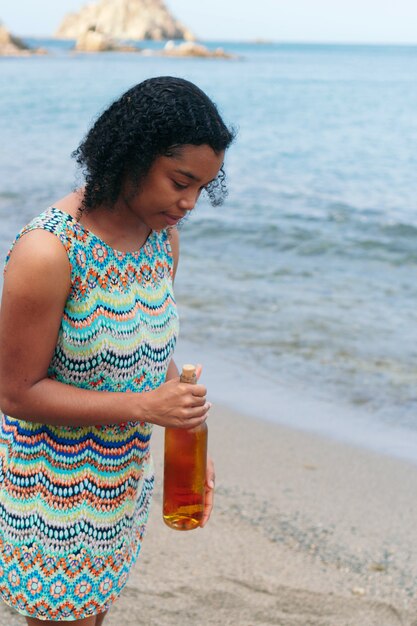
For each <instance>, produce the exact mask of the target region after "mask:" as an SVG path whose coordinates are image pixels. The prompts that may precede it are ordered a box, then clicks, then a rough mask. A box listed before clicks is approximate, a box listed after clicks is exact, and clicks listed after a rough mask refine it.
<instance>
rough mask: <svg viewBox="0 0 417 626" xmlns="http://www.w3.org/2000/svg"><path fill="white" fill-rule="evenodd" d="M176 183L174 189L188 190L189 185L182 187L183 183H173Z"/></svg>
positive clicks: (174, 181)
mask: <svg viewBox="0 0 417 626" xmlns="http://www.w3.org/2000/svg"><path fill="white" fill-rule="evenodd" d="M172 182H173V183H174V187H176V188H177V189H187V187H188V185H182V184H181V183H178V182H177V181H176V180H173V181H172Z"/></svg>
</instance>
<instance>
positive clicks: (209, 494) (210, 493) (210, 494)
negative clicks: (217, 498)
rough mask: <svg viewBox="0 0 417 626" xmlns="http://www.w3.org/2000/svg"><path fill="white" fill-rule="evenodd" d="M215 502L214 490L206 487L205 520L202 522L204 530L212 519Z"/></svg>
mask: <svg viewBox="0 0 417 626" xmlns="http://www.w3.org/2000/svg"><path fill="white" fill-rule="evenodd" d="M213 502H214V489H213V488H211V487H209V485H206V494H205V500H204V513H203V518H202V520H201V522H200V526H201V528H203V527H204V526H205V525H206V524H207V522H208V521H209V519H210V515H211V512H212V510H213Z"/></svg>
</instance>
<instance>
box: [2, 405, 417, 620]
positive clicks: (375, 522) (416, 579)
mask: <svg viewBox="0 0 417 626" xmlns="http://www.w3.org/2000/svg"><path fill="white" fill-rule="evenodd" d="M209 437H210V446H209V447H210V451H211V453H212V456H213V457H214V458H215V462H216V471H217V485H216V498H215V499H216V502H215V510H214V512H213V516H212V519H211V520H210V522H209V523H208V525H207V526H206V527H205V528H204V529H197V530H194V531H190V532H178V531H173V530H171V529H169V528H168V527H167V526H165V525H164V523H163V521H162V517H161V492H162V489H161V476H162V443H163V432H162V430H161V429H159V428H156V429H155V434H154V441H153V447H154V457H155V465H156V470H157V484H156V492H155V498H154V502H153V508H152V512H151V518H150V523H149V527H148V531H147V535H146V537H145V540H144V543H143V548H142V553H141V555H140V557H139V560H138V563H137V564H136V566H135V568H134V570H133V572H132V574H131V576H130V578H129V581H128V584H127V586H126V588H125V589H124V591H123V593H122V596H121V598H120V599H119V601H118V603H117V604H116V605H115V606H114V607H113V608H112V610H111V612H110V614H109V616H108V618H107V619H106V621H105V624H108V626H130V625H132V626H133V625H135V626H174V625H175V626H177V625H178V624H181V625H182V626H211V625H213V626H214V625H219V626H228V625H230V626H255V625H259V626H267V625H272V624H273V625H276V626H400V625H401V626H417V600H415V599H414V596H415V591H416V587H417V586H416V583H417V466H414V465H412V464H408V463H406V462H402V461H399V460H396V459H392V458H389V457H384V456H382V455H377V454H374V453H372V452H368V451H365V450H362V449H359V448H355V447H351V446H348V445H345V444H340V443H337V442H334V441H329V440H325V439H322V438H320V437H318V436H316V435H311V434H306V433H303V432H301V431H296V430H291V429H289V428H285V427H282V426H278V425H275V424H273V423H269V422H265V421H260V420H256V419H253V418H249V417H244V416H242V415H238V414H234V413H232V412H231V411H229V410H226V409H223V408H222V407H220V406H216V407H213V409H212V410H211V414H210V420H209ZM22 623H24V622H23V621H22V618H19V617H17V616H16V615H15V614H14V613H12V612H11V611H10V610H9V609H8V608H7V607H5V606H4V605H1V609H0V624H1V625H2V626H15V625H17V624H22Z"/></svg>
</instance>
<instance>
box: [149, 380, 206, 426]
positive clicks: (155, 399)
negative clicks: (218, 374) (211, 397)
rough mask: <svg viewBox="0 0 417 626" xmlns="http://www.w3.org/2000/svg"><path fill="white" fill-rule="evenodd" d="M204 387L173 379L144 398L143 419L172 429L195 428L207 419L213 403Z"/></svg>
mask: <svg viewBox="0 0 417 626" xmlns="http://www.w3.org/2000/svg"><path fill="white" fill-rule="evenodd" d="M206 394H207V390H206V388H205V387H204V385H190V384H189V383H182V382H180V379H179V378H172V379H171V380H169V381H167V382H166V383H163V384H162V385H161V386H160V387H158V388H157V389H154V390H153V391H149V392H147V393H146V394H140V395H141V398H140V400H141V407H142V416H141V419H144V420H145V421H147V422H151V423H153V424H157V425H158V426H164V427H167V426H168V427H169V428H195V427H196V426H199V425H200V424H202V423H203V422H204V421H205V420H206V419H207V412H208V410H209V409H210V406H211V404H210V403H209V402H207V399H206Z"/></svg>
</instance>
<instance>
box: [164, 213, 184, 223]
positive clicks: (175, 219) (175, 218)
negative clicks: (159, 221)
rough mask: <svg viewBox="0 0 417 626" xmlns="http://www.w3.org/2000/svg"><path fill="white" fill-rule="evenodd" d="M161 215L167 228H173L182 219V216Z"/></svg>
mask: <svg viewBox="0 0 417 626" xmlns="http://www.w3.org/2000/svg"><path fill="white" fill-rule="evenodd" d="M163 215H164V217H165V220H166V222H167V223H168V225H169V226H175V224H176V223H177V222H179V221H180V219H181V218H182V215H171V214H170V213H164V214H163Z"/></svg>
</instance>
